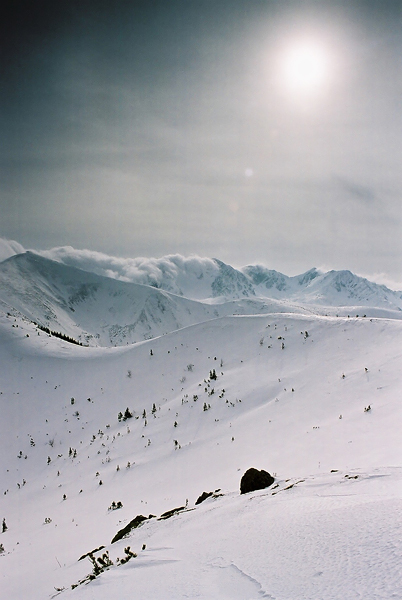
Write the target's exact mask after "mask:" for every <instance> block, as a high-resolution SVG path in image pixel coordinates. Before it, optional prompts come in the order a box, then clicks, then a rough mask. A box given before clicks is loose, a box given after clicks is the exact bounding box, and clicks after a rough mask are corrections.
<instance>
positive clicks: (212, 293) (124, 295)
mask: <svg viewBox="0 0 402 600" xmlns="http://www.w3.org/2000/svg"><path fill="white" fill-rule="evenodd" d="M161 260H162V259H161ZM205 264H206V268H205V269H204V270H203V269H202V268H201V267H200V265H201V263H200V261H198V262H194V263H193V268H190V267H189V265H187V264H186V265H185V267H183V268H182V269H180V268H179V267H178V266H177V265H176V269H175V270H174V271H169V269H168V268H167V267H166V265H164V266H165V267H166V268H165V273H167V274H166V276H165V277H161V276H160V275H161V273H160V272H157V271H155V270H154V273H153V275H150V276H148V277H145V278H144V275H143V274H142V276H141V277H142V281H145V282H146V283H135V282H132V281H122V280H119V279H116V278H114V277H107V276H104V275H99V274H96V273H94V272H91V271H87V270H84V269H82V268H80V267H77V266H71V265H66V264H64V263H62V262H59V261H55V260H52V259H49V258H46V257H44V256H41V255H39V254H37V253H34V252H25V253H21V254H17V255H14V256H12V257H10V258H8V259H6V260H5V261H3V262H2V263H0V301H1V302H2V304H3V306H4V307H5V309H6V310H16V311H18V312H19V313H20V314H22V315H24V316H25V317H26V318H29V319H30V320H31V321H34V322H37V323H38V324H39V325H41V326H42V327H47V328H49V329H50V330H52V331H59V332H60V333H62V334H64V335H67V336H71V337H72V338H73V339H77V340H78V341H80V342H81V343H85V344H90V345H104V346H113V345H125V344H131V343H134V342H138V341H142V340H145V339H151V338H154V337H157V336H160V335H164V334H166V333H168V332H170V331H174V330H176V329H181V328H183V327H187V326H189V325H193V324H195V323H198V322H203V321H207V320H209V319H214V318H218V317H222V316H226V315H231V314H240V315H245V314H251V315H254V314H268V313H273V312H280V313H283V312H292V313H296V312H298V313H301V314H303V313H308V312H314V313H315V314H334V315H335V314H339V315H345V314H347V312H348V311H349V312H352V314H353V313H354V314H360V315H369V316H377V315H379V314H383V315H385V312H387V311H388V314H389V315H390V316H392V317H394V318H395V317H396V318H401V317H402V315H401V313H402V299H401V298H400V295H399V293H397V292H392V291H391V290H389V289H387V288H386V287H385V286H379V285H377V284H374V283H372V282H369V281H368V280H366V279H364V278H361V277H358V276H356V275H354V274H353V273H351V272H350V271H328V272H327V273H323V272H322V271H319V270H318V269H310V270H309V271H307V272H306V273H303V274H301V275H298V276H294V277H288V276H286V275H284V274H282V273H278V272H277V271H273V270H269V269H267V268H266V267H263V266H262V265H256V266H252V265H250V266H248V267H244V268H243V269H241V270H238V269H235V268H234V267H231V266H230V265H227V264H225V263H223V262H222V261H220V260H219V259H207V261H206V262H205ZM165 288H169V289H165ZM171 290H175V292H176V293H175V292H174V291H171ZM184 291H186V294H187V295H184ZM200 296H204V298H203V299H200V298H199V297H200ZM7 307H8V308H7ZM379 311H380V312H379ZM381 311H382V312H381ZM384 311H385V312H384ZM353 316H354V315H353Z"/></svg>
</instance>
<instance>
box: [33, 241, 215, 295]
mask: <svg viewBox="0 0 402 600" xmlns="http://www.w3.org/2000/svg"><path fill="white" fill-rule="evenodd" d="M35 252H36V253H37V254H39V255H40V256H44V257H45V258H49V259H51V260H55V261H57V262H61V263H63V264H65V265H68V266H71V267H76V268H78V269H82V270H83V271H90V272H92V273H96V274H97V275H102V276H104V277H111V278H113V279H118V280H120V281H128V282H132V283H140V284H145V285H152V286H154V287H158V288H162V289H165V290H169V291H171V292H173V293H176V294H182V293H184V292H185V290H183V289H182V288H181V287H180V284H181V283H183V285H185V284H186V281H188V279H190V280H192V281H193V282H195V283H197V282H200V281H201V280H202V279H203V278H204V276H205V274H211V276H216V275H217V274H218V271H219V267H218V265H217V263H216V262H215V261H214V260H212V259H210V258H202V257H199V256H189V257H185V256H182V255H180V254H171V255H168V256H164V257H162V258H144V257H139V258H120V257H116V256H108V255H107V254H103V253H102V252H96V251H93V250H76V249H75V248H72V247H71V246H62V247H59V248H52V249H50V250H40V251H35ZM198 285H199V284H198Z"/></svg>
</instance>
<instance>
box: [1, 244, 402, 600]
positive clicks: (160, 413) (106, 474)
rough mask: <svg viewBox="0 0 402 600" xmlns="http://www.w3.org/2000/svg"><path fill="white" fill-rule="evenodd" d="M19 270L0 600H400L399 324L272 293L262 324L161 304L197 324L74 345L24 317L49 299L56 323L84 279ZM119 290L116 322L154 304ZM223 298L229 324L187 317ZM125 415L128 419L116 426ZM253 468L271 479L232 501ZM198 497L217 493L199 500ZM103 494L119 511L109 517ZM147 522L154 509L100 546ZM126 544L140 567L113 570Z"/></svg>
mask: <svg viewBox="0 0 402 600" xmlns="http://www.w3.org/2000/svg"><path fill="white" fill-rule="evenodd" d="M24 256H25V255H24ZM14 258H17V259H18V257H14ZM20 259H21V257H19V260H20ZM24 260H25V263H23V261H21V260H20V263H19V264H20V265H22V264H24V265H25V266H24V269H25V273H24V275H23V276H22V275H21V269H22V267H21V266H20V267H18V273H19V275H18V273H17V271H15V270H14V271H13V272H11V271H9V275H8V280H7V281H8V283H9V285H10V287H9V288H7V292H4V288H2V296H1V300H2V302H3V306H4V310H3V311H0V406H1V414H2V419H1V421H0V440H1V445H2V451H1V453H0V473H1V478H0V483H1V488H0V494H1V495H0V506H1V509H0V518H1V519H3V518H5V520H6V523H7V526H8V529H7V531H5V532H4V533H0V544H2V546H3V548H4V552H2V553H0V590H1V593H0V596H1V598H3V597H4V598H5V599H7V600H17V599H18V600H20V599H21V598H30V599H31V598H32V599H34V600H36V599H37V600H42V599H43V600H44V599H47V598H51V597H56V596H57V597H60V598H61V599H63V598H65V599H66V600H67V599H74V598H75V599H77V600H80V599H83V600H87V599H94V600H95V599H96V600H106V599H108V600H110V598H141V599H142V600H151V599H152V600H159V599H164V600H166V599H184V598H201V599H205V600H207V599H209V600H210V599H212V598H214V599H215V598H216V599H218V600H221V599H233V600H237V599H239V600H251V599H257V598H270V599H275V600H304V599H306V600H307V599H317V600H332V599H346V600H349V599H350V600H355V599H356V598H361V599H364V600H375V599H387V600H389V599H391V598H398V599H401V598H402V572H401V571H402V567H401V565H402V536H401V533H402V531H401V529H402V527H401V524H402V523H401V516H402V514H401V513H402V510H401V507H402V504H401V494H402V486H401V481H402V469H401V466H402V465H401V457H402V454H401V442H400V429H401V417H402V409H401V391H402V385H401V368H402V367H401V365H402V360H401V358H402V344H401V333H402V322H401V320H400V319H397V318H389V317H390V315H393V313H391V312H389V311H387V310H386V309H384V308H381V307H380V308H376V307H375V306H373V307H371V308H372V310H373V311H374V312H376V311H377V312H376V315H377V316H370V315H369V314H368V313H367V316H366V317H363V316H362V314H363V311H362V310H361V306H360V307H359V306H358V304H357V305H356V307H357V308H356V311H353V312H356V314H360V315H361V316H360V317H356V316H355V315H354V314H351V315H350V317H349V318H348V317H347V315H345V314H343V315H342V312H341V311H340V310H339V309H338V308H334V310H333V311H329V312H328V314H323V311H320V310H318V309H317V307H316V305H312V304H311V305H309V306H308V305H307V304H306V305H302V306H300V307H299V309H298V307H297V306H296V305H295V304H290V303H289V306H290V307H291V310H289V311H288V312H285V307H286V303H285V302H281V303H279V304H278V303H276V304H275V303H274V301H272V303H270V302H269V301H266V300H265V304H266V306H267V307H269V308H270V311H268V309H267V310H266V311H265V312H266V313H268V314H243V315H239V314H237V315H233V312H235V311H236V310H238V311H240V310H242V311H244V312H247V310H248V308H250V307H251V306H253V307H254V308H253V309H252V310H254V311H255V312H256V311H257V309H258V307H261V306H263V301H262V300H261V299H258V298H254V299H246V300H233V299H227V301H226V302H222V303H220V304H219V305H214V304H205V303H204V304H202V303H197V302H194V301H191V300H189V299H187V298H179V297H178V296H172V295H169V294H167V295H166V296H164V297H166V298H169V302H170V300H171V299H173V300H174V301H175V302H176V301H177V302H179V301H183V304H180V305H177V306H178V308H177V313H176V315H177V316H178V317H180V319H182V318H183V317H182V315H183V314H185V313H187V314H189V313H191V315H192V317H191V318H192V321H191V322H190V323H189V324H186V323H184V324H182V323H180V324H181V328H179V329H174V330H172V329H171V328H172V327H174V323H173V321H172V322H171V321H169V319H171V316H169V314H167V313H168V311H167V310H165V312H163V311H162V312H161V314H160V319H161V327H162V328H163V327H164V326H165V327H166V331H167V333H166V334H165V335H162V336H160V337H157V338H153V339H150V340H144V341H141V342H139V343H136V344H129V345H127V344H126V345H120V347H101V346H98V347H95V346H92V347H80V346H77V345H74V344H70V343H67V342H65V341H63V340H61V339H59V338H56V337H54V336H49V335H48V334H46V333H44V332H43V331H40V330H38V329H37V327H36V326H35V325H34V324H33V323H32V321H33V320H37V317H36V315H35V314H34V312H35V310H39V308H40V307H43V306H45V305H46V302H48V303H47V309H48V310H49V311H50V310H52V311H53V312H55V313H56V317H57V318H56V321H57V319H59V320H60V322H61V324H64V323H67V321H62V318H64V315H65V314H66V312H65V311H64V312H63V311H62V310H61V309H60V312H57V311H58V310H59V308H57V310H56V308H55V307H60V306H62V304H63V303H62V301H61V299H63V298H64V299H66V298H68V297H69V296H68V295H67V296H66V293H67V291H68V290H70V291H71V289H72V288H74V289H75V286H76V284H77V281H78V280H79V277H78V275H77V271H78V270H77V269H72V270H71V271H59V270H58V269H57V272H56V274H54V275H52V276H51V277H50V276H49V274H48V273H49V271H51V269H53V268H54V265H53V263H51V261H49V262H48V263H46V264H47V266H46V271H47V274H46V277H45V276H43V277H42V278H40V277H39V276H38V270H35V269H34V267H33V266H32V262H31V263H29V264H28V262H27V260H26V257H25V259H24ZM29 260H31V259H30V258H29ZM41 260H44V259H42V258H41ZM49 263H50V264H49ZM4 264H5V265H6V266H7V269H11V268H12V269H15V266H13V265H15V264H16V261H15V260H14V261H13V259H9V261H6V263H3V266H4ZM40 264H41V265H42V266H41V267H40V269H42V273H43V269H44V267H43V265H44V263H42V262H41V263H40ZM59 266H62V267H63V265H57V267H59ZM65 268H67V267H65ZM2 272H3V273H4V270H3V271H2ZM82 273H83V272H82ZM17 275H18V276H17ZM67 275H68V276H67ZM82 277H83V278H85V281H84V282H83V283H85V282H86V284H87V285H88V286H89V284H91V282H92V283H93V281H95V280H92V279H91V276H89V275H88V274H85V273H84V274H83V275H82ZM94 277H96V276H95V275H94ZM100 279H102V278H100ZM103 279H104V278H103ZM315 279H317V277H314V278H313V281H314V280H315ZM2 281H3V282H4V281H6V279H5V278H4V279H3V280H2ZM97 281H98V280H97ZM106 281H107V280H105V281H103V283H102V285H101V288H99V289H100V291H101V294H100V296H99V297H98V298H97V301H96V302H94V301H92V304H88V305H86V302H87V301H88V302H89V301H90V298H91V294H88V295H86V296H85V298H84V300H83V301H81V302H77V303H76V304H74V305H73V308H75V309H76V312H78V306H81V305H82V306H81V309H80V310H81V313H80V319H83V318H84V317H83V315H84V314H85V311H86V314H87V321H86V322H85V327H87V323H90V324H91V327H92V326H93V327H95V326H97V327H100V325H101V324H100V322H99V319H100V317H101V315H105V314H106V313H107V311H109V309H110V308H111V307H113V303H112V302H111V298H113V295H112V294H113V293H114V292H115V291H116V289H117V288H115V287H114V284H119V285H120V284H122V285H125V284H124V282H118V281H115V280H113V281H112V283H111V284H110V285H112V286H113V287H110V288H107V284H106ZM17 282H19V283H18V286H19V288H18V289H19V293H16V289H17ZM24 282H25V283H24ZM108 285H109V284H108ZM126 285H129V286H131V287H130V290H131V292H130V293H132V294H133V296H132V299H131V300H127V298H128V296H127V295H126V292H124V293H123V292H122V296H115V299H116V303H117V304H116V306H117V309H116V315H115V318H116V319H117V318H120V319H121V321H120V322H121V323H122V324H123V325H124V319H125V318H127V315H128V314H129V308H128V306H127V304H130V302H134V301H137V297H141V294H145V292H146V293H147V294H148V293H151V292H152V293H157V294H159V293H162V292H161V290H155V289H152V288H149V287H146V286H141V285H137V286H134V287H132V286H133V285H134V284H129V283H127V284H126ZM56 288H57V290H58V291H57V294H56ZM122 289H123V288H122ZM124 289H126V288H125V287H124ZM127 289H128V288H127ZM35 290H36V292H35ZM144 290H145V291H144ZM45 292H46V293H47V294H48V296H47V298H48V299H49V298H51V299H52V300H51V302H50V300H46V302H44V301H43V298H44V296H43V294H45ZM163 293H164V294H166V292H163ZM70 296H71V294H70ZM17 301H18V302H19V304H18V306H17V305H16V302H17ZM141 301H142V300H141ZM138 302H140V300H138ZM239 302H240V304H238V303H239ZM244 302H245V303H244ZM249 302H251V303H254V304H248V303H249ZM231 303H232V305H231V307H232V309H233V310H232V312H227V313H226V314H224V315H222V316H216V315H214V314H213V313H211V314H210V315H209V316H208V315H207V316H205V313H199V314H198V313H197V312H196V311H197V310H199V305H200V304H202V306H203V307H204V308H205V307H209V309H210V310H211V311H214V310H215V309H217V308H221V307H222V306H226V305H228V306H229V305H230V304H231ZM233 303H235V308H233V307H234V304H233ZM275 306H276V307H278V306H279V307H280V308H281V310H280V311H276V310H275ZM38 307H39V308H38ZM85 307H86V308H85ZM41 310H42V309H41ZM29 311H31V312H29ZM192 311H194V312H192ZM70 312H71V311H70ZM76 312H74V313H72V314H73V315H76ZM250 312H251V311H250ZM262 312H264V311H262ZM7 313H8V314H7ZM164 315H165V316H164ZM336 315H338V316H336ZM35 317H36V318H35ZM164 318H166V324H165V323H164ZM189 318H190V316H189ZM180 319H178V320H180ZM197 319H199V320H198V321H197ZM56 321H55V322H56ZM72 323H73V324H72V325H71V328H73V327H74V321H72ZM107 324H108V325H110V323H107ZM66 326H67V325H66ZM75 326H76V325H75ZM76 327H77V326H76ZM169 328H170V331H168V330H169ZM72 330H73V329H72ZM67 333H68V331H67ZM151 351H152V352H151ZM213 369H215V371H216V374H217V380H214V379H211V378H210V372H211V371H212V370H213ZM212 390H213V391H212ZM72 399H74V400H72ZM153 405H155V410H154V412H153ZM369 406H370V407H371V409H370V410H368V411H366V410H365V409H367V408H368V407H369ZM126 407H128V408H129V409H130V410H131V412H132V413H133V417H132V418H130V419H128V420H126V421H124V422H123V421H120V422H119V420H118V413H119V412H120V411H122V412H124V411H125V409H126ZM205 407H206V408H207V410H204V408H205ZM144 410H145V412H146V415H145V416H146V418H144ZM175 424H176V425H175ZM70 449H71V452H70ZM74 451H76V456H75V457H74V455H75V452H74ZM49 459H50V460H49ZM128 463H130V467H129V468H128ZM117 467H119V469H117ZM249 467H256V468H258V469H265V470H267V471H269V472H270V473H271V474H273V475H274V477H275V483H274V485H273V486H271V487H270V488H267V489H265V490H260V491H258V492H252V493H249V494H246V495H242V496H241V495H240V494H239V483H240V478H241V476H242V474H243V473H244V472H245V471H246V470H247V469H248V468H249ZM100 481H101V482H102V485H100ZM24 482H25V483H24ZM217 490H219V491H217ZM203 491H207V492H210V491H217V492H216V494H215V497H211V498H208V499H207V500H205V502H203V503H202V504H200V505H197V506H195V501H196V499H197V498H198V496H199V495H200V494H201V493H202V492H203ZM63 495H65V499H64V500H63ZM113 501H115V502H118V501H121V502H122V504H123V507H122V508H121V509H119V510H108V508H109V507H110V506H111V503H112V502H113ZM186 504H187V506H186ZM177 507H184V509H183V510H182V511H179V512H178V513H177V514H174V515H173V516H172V517H171V518H169V519H166V520H165V519H162V520H161V519H159V517H160V515H162V513H164V512H165V511H168V510H170V509H173V508H177ZM140 514H142V515H144V516H146V517H149V516H150V515H155V516H154V517H152V518H149V519H147V520H146V521H144V522H143V524H142V525H141V526H140V527H138V528H137V529H134V530H133V531H132V532H131V533H130V534H129V535H128V537H127V538H125V539H123V540H120V541H118V542H116V543H114V544H111V540H112V538H113V537H114V535H115V534H116V533H117V531H118V530H120V529H121V528H122V527H123V526H124V525H126V524H127V523H128V522H129V521H131V520H132V519H134V517H135V516H136V515H140ZM100 546H105V548H104V549H103V550H101V551H99V552H97V553H95V556H101V555H102V553H103V552H105V551H106V550H107V551H108V552H109V555H110V558H111V560H112V562H113V565H112V566H110V568H108V569H107V570H105V571H104V572H102V573H101V574H100V575H99V576H98V577H96V579H94V580H93V581H89V580H85V577H86V576H87V575H88V574H89V573H91V572H92V565H91V562H90V560H89V559H88V558H84V559H83V560H81V561H79V560H78V559H79V558H80V557H81V556H82V555H84V554H86V553H88V552H90V551H92V550H94V549H96V548H99V547H100ZM127 546H130V548H131V550H132V551H133V552H135V553H136V554H137V555H138V556H137V557H136V558H132V559H131V560H130V561H129V562H127V563H126V564H118V561H117V558H118V557H120V558H123V557H124V554H125V553H124V548H126V547H127ZM83 580H85V581H84V583H82V584H80V585H78V586H77V587H75V588H74V589H72V586H74V585H76V584H78V583H79V582H80V581H83Z"/></svg>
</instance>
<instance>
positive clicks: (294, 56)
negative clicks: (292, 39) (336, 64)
mask: <svg viewBox="0 0 402 600" xmlns="http://www.w3.org/2000/svg"><path fill="white" fill-rule="evenodd" d="M282 73H283V77H284V81H285V84H286V86H287V87H288V88H289V89H290V90H291V91H293V92H295V93H303V94H310V93H313V92H316V91H319V90H320V89H323V88H324V87H325V85H326V83H327V81H328V78H329V73H330V65H329V57H328V54H327V52H326V50H325V48H324V47H322V46H321V45H320V44H318V43H315V42H311V41H303V42H299V43H295V44H294V45H292V46H291V47H290V48H288V49H287V51H286V52H284V56H283V61H282Z"/></svg>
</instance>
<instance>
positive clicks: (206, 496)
mask: <svg viewBox="0 0 402 600" xmlns="http://www.w3.org/2000/svg"><path fill="white" fill-rule="evenodd" d="M212 495H213V492H202V494H201V496H199V497H198V498H197V500H196V501H195V504H196V505H197V504H201V502H204V500H206V499H207V498H210V497H211V496H212Z"/></svg>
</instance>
